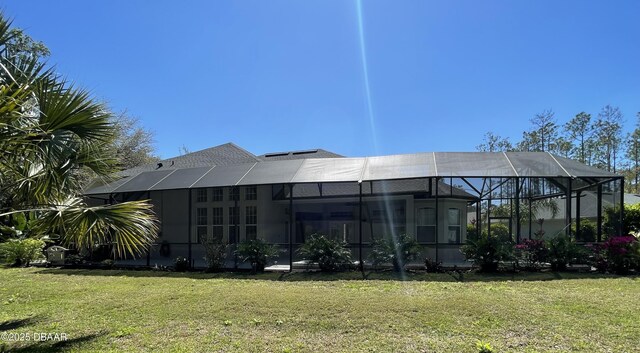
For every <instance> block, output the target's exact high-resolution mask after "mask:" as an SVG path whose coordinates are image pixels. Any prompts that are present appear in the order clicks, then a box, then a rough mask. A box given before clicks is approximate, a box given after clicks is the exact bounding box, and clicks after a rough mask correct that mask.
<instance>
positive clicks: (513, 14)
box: [0, 0, 640, 157]
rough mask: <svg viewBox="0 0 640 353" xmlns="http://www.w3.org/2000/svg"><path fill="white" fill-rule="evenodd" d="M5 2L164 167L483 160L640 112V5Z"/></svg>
mask: <svg viewBox="0 0 640 353" xmlns="http://www.w3.org/2000/svg"><path fill="white" fill-rule="evenodd" d="M0 8H2V9H3V11H4V13H5V15H7V16H9V17H12V18H13V19H14V24H15V25H16V26H19V27H22V28H24V29H26V30H27V33H28V34H29V35H31V36H32V37H33V38H35V39H37V40H42V41H44V42H45V44H46V45H47V46H48V47H49V48H50V49H51V51H52V56H51V58H50V62H51V63H55V64H56V67H57V70H58V71H59V72H60V73H62V74H64V75H65V76H67V77H68V78H69V79H71V80H73V81H75V82H76V83H77V84H78V85H79V86H82V87H85V88H87V89H89V90H90V91H91V92H93V94H94V95H95V96H96V97H98V98H99V99H102V100H105V101H107V102H108V103H109V104H110V105H111V106H112V107H113V108H114V109H115V110H122V109H127V110H128V112H129V113H130V114H131V115H133V116H135V117H138V118H139V119H140V121H141V123H142V124H143V125H144V126H145V127H147V128H148V129H150V130H152V131H153V132H154V133H155V139H156V147H157V151H158V153H159V154H160V155H161V156H162V157H171V156H174V155H177V154H178V153H179V148H180V146H182V145H185V146H186V147H187V148H189V149H190V150H192V151H195V150H199V149H203V148H207V147H211V146H214V145H217V144H221V143H225V142H229V141H233V142H235V143H237V144H238V145H240V146H243V147H245V148H246V149H248V150H249V151H251V152H253V153H256V154H261V153H265V152H274V151H284V150H296V149H308V148H316V147H320V148H325V149H328V150H331V151H335V152H337V153H341V154H344V155H349V156H367V155H376V154H394V153H410V152H421V151H473V150H474V149H475V146H476V145H478V144H479V143H480V142H481V140H482V136H483V134H484V133H485V132H486V131H489V130H491V131H494V132H495V133H498V134H500V135H502V136H511V137H512V138H513V139H519V137H520V136H521V132H522V131H523V130H525V129H527V128H528V127H529V119H530V118H531V117H532V116H533V115H535V114H536V113H539V112H542V111H543V110H545V109H553V110H554V111H555V113H556V118H557V119H558V121H560V122H564V121H566V120H568V119H569V118H570V117H572V116H574V115H575V114H577V113H579V112H580V111H586V112H589V113H591V114H593V115H594V116H595V115H597V113H598V112H599V111H600V109H601V108H602V107H603V106H604V105H606V104H611V105H614V106H619V107H620V108H621V110H622V112H623V113H624V115H625V119H626V121H627V130H628V129H631V127H632V126H633V125H634V124H635V122H636V117H635V114H636V112H638V111H640V21H638V15H639V14H640V1H588V0H587V1H585V0H580V1H471V0H469V1H377V0H376V1H374V0H363V1H362V6H361V8H362V20H363V22H362V28H363V30H364V32H363V36H362V38H363V39H364V44H365V48H366V50H365V53H366V62H367V70H366V72H367V73H368V81H369V92H370V97H371V107H372V109H371V113H372V115H371V116H370V112H369V109H368V103H367V97H366V88H365V74H364V72H365V71H364V70H363V58H362V55H361V53H362V52H361V46H360V45H361V43H360V34H359V26H358V11H357V5H356V2H355V1H348V0H344V1H343V0H340V1H337V0H336V1H330V0H318V1H309V0H307V1H294V0H291V1H274V0H272V1H260V0H257V1H157V0H156V1H143V0H126V1H125V0H121V1H114V0H110V1H86V0H84V1H71V0H65V1H44V0H40V1H36V0H4V1H1V2H0Z"/></svg>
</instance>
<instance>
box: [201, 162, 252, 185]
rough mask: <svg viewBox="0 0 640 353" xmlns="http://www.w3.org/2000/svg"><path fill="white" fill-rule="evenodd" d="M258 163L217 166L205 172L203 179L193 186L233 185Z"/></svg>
mask: <svg viewBox="0 0 640 353" xmlns="http://www.w3.org/2000/svg"><path fill="white" fill-rule="evenodd" d="M254 165H256V163H253V164H238V165H229V166H217V167H215V168H213V169H212V170H211V171H209V172H208V173H207V174H205V175H204V176H203V177H202V179H200V180H198V181H197V182H196V183H195V184H193V185H192V187H193V188H206V187H216V186H232V185H236V183H237V182H238V181H239V180H240V179H242V177H243V176H244V175H245V174H247V172H248V171H249V170H250V169H251V167H253V166H254Z"/></svg>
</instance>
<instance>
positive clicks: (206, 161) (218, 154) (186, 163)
mask: <svg viewBox="0 0 640 353" xmlns="http://www.w3.org/2000/svg"><path fill="white" fill-rule="evenodd" d="M257 161H259V159H258V158H257V157H256V156H254V155H253V154H252V153H251V152H248V151H247V150H245V149H243V148H242V147H239V146H237V145H236V144H234V143H231V142H229V143H225V144H222V145H219V146H215V147H211V148H207V149H204V150H200V151H196V152H191V153H187V154H184V155H182V156H177V157H173V158H167V159H163V160H161V161H159V162H155V163H149V164H145V165H142V166H139V167H135V168H131V169H127V170H123V171H122V172H120V173H119V174H120V175H121V176H132V175H136V174H139V173H141V172H147V171H153V170H160V169H162V170H167V169H179V168H195V167H206V166H209V167H211V166H213V165H236V164H243V163H253V162H257ZM160 165H162V166H161V167H159V166H160Z"/></svg>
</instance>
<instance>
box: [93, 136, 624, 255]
mask: <svg viewBox="0 0 640 353" xmlns="http://www.w3.org/2000/svg"><path fill="white" fill-rule="evenodd" d="M119 176H120V177H121V179H118V180H115V181H113V182H111V183H108V184H106V185H93V186H92V187H90V188H88V190H86V192H85V195H86V196H87V197H89V198H90V199H92V200H94V202H104V203H109V202H123V201H129V200H137V199H150V200H151V202H152V203H153V205H154V209H155V211H156V213H157V215H158V218H159V219H160V222H161V226H160V229H161V230H160V234H159V239H158V244H157V245H156V246H154V247H153V248H152V249H151V251H150V254H149V256H148V257H147V258H146V259H140V260H137V262H136V263H139V264H150V265H153V264H163V265H167V264H171V263H172V262H173V260H174V259H175V258H176V257H177V256H184V257H187V258H189V259H191V261H192V262H193V264H194V265H195V266H204V260H203V257H204V253H203V247H202V246H201V245H200V244H199V241H200V239H201V238H202V237H204V236H205V235H208V236H211V235H213V236H216V237H220V238H222V239H223V240H224V241H225V242H229V243H230V244H232V248H233V246H235V244H237V243H238V242H240V241H243V240H245V239H253V238H262V239H264V240H266V241H267V242H270V243H274V244H278V245H279V246H280V247H281V248H282V250H283V256H282V258H281V259H279V260H278V261H279V263H280V264H286V265H289V263H290V262H294V261H297V260H301V259H300V257H299V256H298V255H297V252H296V249H297V248H298V247H299V245H300V244H302V243H304V241H305V239H306V238H307V237H308V236H309V235H311V234H314V233H321V234H326V235H328V236H330V237H333V238H336V239H340V240H343V241H345V242H347V243H348V244H349V247H350V248H351V249H352V251H353V254H354V258H356V259H362V260H366V258H367V255H368V253H369V251H370V244H371V241H372V239H376V238H380V237H392V236H397V235H399V234H407V235H410V236H412V237H414V238H415V239H416V240H417V241H418V242H419V243H420V244H422V245H423V248H424V252H423V255H424V257H430V258H433V259H437V260H439V261H443V262H445V263H446V264H456V263H461V262H462V261H463V258H462V255H461V254H460V251H459V247H460V245H462V244H464V243H465V241H466V236H467V234H466V230H467V227H466V225H467V223H468V219H467V218H468V215H467V209H468V208H469V207H470V206H471V205H479V204H481V203H482V202H487V201H488V202H490V200H491V199H495V198H496V197H501V198H503V199H504V197H505V195H506V194H507V193H508V192H511V193H512V194H513V193H514V192H515V194H516V195H520V197H519V198H518V199H525V198H527V197H531V198H542V197H557V195H558V192H561V193H564V194H567V193H569V194H573V193H575V192H576V191H577V192H580V190H582V189H583V188H587V187H590V188H593V187H602V186H603V185H605V186H606V185H609V184H615V183H618V182H620V181H621V180H622V179H621V177H620V176H617V175H615V174H612V173H608V172H605V171H601V170H598V169H596V168H592V167H588V166H585V165H582V164H580V163H577V162H575V161H571V160H568V159H564V158H560V157H556V156H553V155H551V154H548V153H539V152H531V153H488V152H466V153H465V152H448V153H447V152H436V153H433V152H430V153H416V154H407V155H394V156H376V157H366V158H346V157H342V156H340V155H338V154H335V153H332V152H329V151H325V150H322V149H314V150H306V151H292V152H280V153H267V154H263V155H259V156H256V155H253V154H251V153H250V152H248V151H246V150H244V149H242V148H240V147H238V146H236V145H234V144H232V143H228V144H224V145H220V146H216V147H212V148H209V149H205V150H202V151H198V152H193V153H189V154H186V155H183V156H179V157H175V158H169V159H166V160H163V161H160V162H158V163H154V164H149V165H146V166H142V167H137V168H133V169H130V170H126V171H123V172H121V173H119ZM532 185H533V186H532ZM563 185H564V187H563ZM513 198H514V197H513V195H512V196H511V200H513ZM569 208H571V207H569ZM515 212H516V214H517V213H518V212H524V210H520V208H519V206H518V202H516V208H515ZM512 232H514V234H518V236H519V235H520V234H523V233H524V231H523V229H522V228H521V227H519V226H514V227H512ZM229 259H230V261H229V263H228V264H227V265H228V266H229V267H235V266H238V264H237V262H235V261H234V257H233V256H229ZM420 261H422V260H420Z"/></svg>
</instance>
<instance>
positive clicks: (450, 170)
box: [435, 152, 516, 177]
mask: <svg viewBox="0 0 640 353" xmlns="http://www.w3.org/2000/svg"><path fill="white" fill-rule="evenodd" d="M435 158H436V170H437V173H438V176H451V177H511V176H516V175H515V172H514V171H513V168H512V167H511V165H510V164H509V161H508V160H507V158H505V156H504V154H502V152H500V153H496V152H436V153H435Z"/></svg>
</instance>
